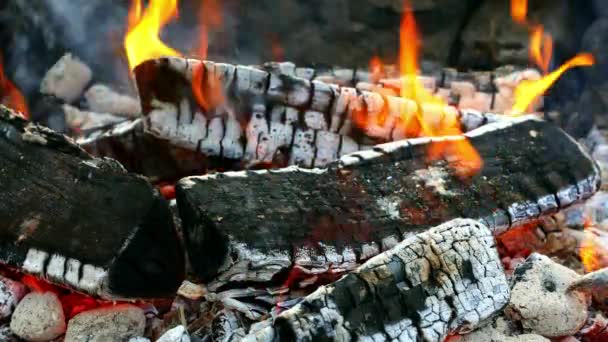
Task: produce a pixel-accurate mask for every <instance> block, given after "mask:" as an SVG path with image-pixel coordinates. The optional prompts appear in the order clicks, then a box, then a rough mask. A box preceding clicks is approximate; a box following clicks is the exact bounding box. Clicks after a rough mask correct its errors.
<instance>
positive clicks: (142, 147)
mask: <svg viewBox="0 0 608 342" xmlns="http://www.w3.org/2000/svg"><path fill="white" fill-rule="evenodd" d="M143 126H144V125H143V121H142V119H134V120H128V121H125V122H122V123H119V124H116V125H111V126H108V127H104V128H100V129H94V130H90V131H88V132H86V133H85V135H84V136H83V137H81V138H79V139H78V140H76V142H77V143H78V144H79V145H80V146H81V147H82V148H84V149H85V150H86V151H87V152H89V153H90V154H92V155H93V156H95V157H109V158H113V159H116V160H118V161H119V162H120V163H121V164H122V165H123V166H124V167H125V168H126V169H127V170H128V171H129V172H135V173H139V174H142V175H144V176H146V177H148V178H149V179H150V180H151V181H152V182H158V181H170V180H178V179H180V178H182V177H185V176H190V175H195V174H204V173H205V172H207V170H209V169H213V168H215V166H216V164H218V165H219V163H218V162H216V161H214V160H213V158H212V157H210V158H207V157H206V156H205V155H202V154H200V153H195V152H193V151H190V150H187V149H183V148H179V147H177V146H174V145H172V144H169V143H168V142H167V141H166V140H162V139H158V138H156V137H154V136H152V135H149V134H146V133H145V132H144V127H143ZM226 164H227V163H224V165H226Z"/></svg>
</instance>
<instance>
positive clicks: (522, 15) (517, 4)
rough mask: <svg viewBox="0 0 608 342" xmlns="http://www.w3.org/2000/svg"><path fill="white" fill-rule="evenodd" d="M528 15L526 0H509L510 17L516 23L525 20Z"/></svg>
mask: <svg viewBox="0 0 608 342" xmlns="http://www.w3.org/2000/svg"><path fill="white" fill-rule="evenodd" d="M527 15H528V0H511V17H512V18H513V20H514V21H515V22H517V23H523V22H525V21H526V16H527Z"/></svg>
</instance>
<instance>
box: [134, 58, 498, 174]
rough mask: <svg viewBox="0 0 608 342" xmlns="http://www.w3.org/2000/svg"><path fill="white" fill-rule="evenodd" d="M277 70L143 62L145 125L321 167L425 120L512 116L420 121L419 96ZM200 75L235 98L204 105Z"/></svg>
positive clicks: (450, 123)
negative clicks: (341, 84)
mask: <svg viewBox="0 0 608 342" xmlns="http://www.w3.org/2000/svg"><path fill="white" fill-rule="evenodd" d="M269 68H270V67H269ZM274 68H276V69H277V70H278V71H276V72H277V73H276V74H275V73H274V71H271V72H270V73H268V72H266V71H262V70H258V69H255V68H250V67H244V66H236V67H235V66H233V65H228V64H220V63H217V64H216V63H212V62H200V61H196V60H186V59H181V58H166V59H160V60H155V61H149V62H146V63H144V64H142V65H140V66H139V67H138V68H137V69H136V71H135V73H136V77H137V80H138V87H139V91H140V94H141V95H140V97H141V99H142V106H143V112H144V115H145V116H146V120H145V129H146V131H147V132H149V133H150V134H152V135H154V136H156V137H158V138H160V139H165V140H168V141H169V142H170V143H171V144H173V145H175V146H179V147H182V148H186V149H189V150H192V151H198V152H200V153H202V154H204V155H207V156H218V157H222V158H227V159H237V160H240V159H243V160H244V161H245V164H246V165H248V166H255V165H258V164H274V165H276V164H279V165H281V163H275V161H276V160H277V159H278V160H286V161H287V162H286V163H285V164H284V165H283V166H286V165H298V166H302V167H323V166H325V165H326V164H327V163H329V162H331V161H333V160H335V159H337V158H339V157H340V156H342V155H344V154H347V153H350V152H354V151H357V150H361V149H365V148H366V146H369V145H373V144H377V143H382V142H386V141H393V140H400V139H404V138H413V137H418V136H420V135H423V134H424V133H425V132H423V130H422V128H421V126H422V125H426V126H429V127H430V129H431V130H433V131H442V130H443V131H445V130H449V131H456V132H459V131H461V130H463V131H468V130H471V129H474V128H477V127H479V126H481V125H483V124H486V123H490V122H495V121H499V120H507V119H505V118H504V117H502V116H501V115H496V114H491V113H480V112H477V111H473V110H467V111H459V110H457V109H455V108H454V107H451V106H434V105H431V104H422V105H420V107H421V108H422V110H423V116H424V119H423V120H424V124H422V123H421V122H420V119H419V118H418V117H417V114H416V112H417V111H418V108H419V105H418V104H417V103H416V102H415V101H412V100H408V99H403V98H400V97H395V96H384V95H381V94H379V93H375V92H369V91H358V90H356V89H354V88H347V87H341V88H340V87H338V86H335V85H329V84H325V83H322V82H318V81H313V82H309V81H308V80H305V79H302V78H297V77H294V76H288V75H286V74H285V71H282V70H281V69H280V67H279V66H277V65H275V66H274ZM201 72H202V73H203V74H204V75H206V76H205V77H206V78H207V79H214V78H217V79H218V80H219V81H218V82H219V83H220V84H221V87H223V88H224V89H223V90H222V91H224V92H225V93H226V94H233V96H232V100H230V101H229V102H230V103H224V104H222V105H218V106H216V107H214V108H211V109H203V108H201V107H200V105H199V103H198V102H197V101H196V100H195V98H196V97H197V95H196V94H194V93H196V91H193V90H192V85H191V82H192V80H193V78H195V77H194V76H193V75H194V74H195V73H201ZM208 82H211V83H213V84H211V85H208V87H218V82H215V81H208ZM195 86H197V85H195ZM202 86H204V87H207V86H206V85H202ZM206 89H207V88H206ZM207 92H208V93H214V92H213V91H207Z"/></svg>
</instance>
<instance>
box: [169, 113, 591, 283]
mask: <svg viewBox="0 0 608 342" xmlns="http://www.w3.org/2000/svg"><path fill="white" fill-rule="evenodd" d="M466 137H468V138H469V141H470V143H471V144H472V145H473V147H474V148H475V149H476V150H477V151H478V153H479V154H480V156H481V158H482V159H483V161H484V165H483V168H482V169H481V170H480V171H479V172H478V173H477V174H475V175H474V176H472V177H470V178H463V177H462V172H461V171H462V169H461V168H462V165H461V164H459V162H460V161H461V160H459V158H456V160H453V157H454V155H452V154H448V155H445V156H444V157H446V158H448V159H447V160H446V159H443V160H442V159H440V160H436V161H434V162H428V160H427V157H426V156H427V149H428V148H429V147H431V145H432V144H440V143H442V144H446V145H444V146H447V148H448V149H449V148H450V146H451V145H450V144H453V143H454V141H458V140H462V139H464V137H463V136H455V137H443V138H433V139H432V140H431V139H429V138H418V139H411V140H403V141H398V142H393V143H389V144H384V145H379V146H377V147H375V148H374V149H372V150H368V151H361V152H356V153H352V154H349V155H346V156H344V157H342V158H341V159H340V161H339V162H336V163H332V164H330V165H329V166H328V167H327V168H324V169H319V168H316V169H310V170H308V169H301V168H297V167H290V168H285V169H279V170H262V171H242V172H227V173H224V174H213V175H206V176H201V177H189V178H186V179H183V180H182V181H180V182H179V184H178V186H177V202H178V205H179V210H180V214H181V217H182V223H183V228H184V231H185V237H186V243H187V248H188V252H189V254H190V260H191V262H192V265H193V268H194V270H195V271H196V272H197V273H198V274H199V275H200V276H201V277H203V278H205V279H207V280H209V279H212V278H213V279H215V280H216V282H217V283H218V284H220V285H221V284H224V283H226V282H230V281H246V280H254V281H265V280H270V279H271V278H272V277H273V276H275V275H276V274H277V273H279V272H280V271H282V270H284V269H286V268H289V267H292V266H293V267H299V268H303V269H306V270H309V271H310V272H334V271H335V272H343V271H344V270H349V269H352V268H354V267H355V266H356V265H357V264H358V263H359V262H361V261H362V260H365V259H368V258H370V257H372V256H374V255H376V254H378V253H380V252H381V251H382V250H386V249H389V248H391V247H393V246H394V245H395V244H397V243H398V242H399V241H401V240H402V239H403V238H404V237H407V236H408V235H409V234H413V233H417V232H421V231H424V230H426V229H428V228H429V227H431V226H434V225H437V224H440V223H443V222H445V221H447V220H450V219H453V218H458V217H467V218H475V219H481V220H482V221H484V222H485V223H486V225H487V226H488V227H490V228H491V229H492V230H493V231H494V232H495V234H499V233H501V232H503V231H505V230H507V229H508V228H509V227H513V226H519V225H522V224H524V223H526V222H529V221H530V220H533V219H536V218H538V217H540V216H541V215H544V214H548V213H552V212H555V211H557V210H558V209H559V208H562V207H565V206H568V205H570V204H572V203H574V202H577V201H579V200H582V199H584V198H587V197H589V196H591V195H592V194H593V193H594V192H595V191H596V189H597V188H598V187H599V179H600V178H599V171H598V168H597V166H596V164H595V163H594V162H593V161H592V160H591V159H590V158H589V156H588V155H587V154H586V153H585V152H584V151H583V150H582V149H581V148H580V146H579V145H578V144H577V143H576V142H575V141H574V140H572V139H571V138H570V137H569V136H567V135H566V134H565V133H564V132H563V131H562V130H560V129H559V128H556V127H554V126H552V125H551V124H548V123H546V122H543V121H540V120H535V119H530V118H519V119H514V120H512V121H511V122H498V123H495V124H490V125H486V126H483V127H481V128H479V129H477V130H473V131H471V132H469V133H467V134H466ZM435 146H436V145H435ZM450 156H451V157H450ZM212 285H213V284H212ZM210 286H211V285H210ZM211 287H212V286H211Z"/></svg>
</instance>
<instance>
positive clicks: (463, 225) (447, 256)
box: [243, 219, 509, 342]
mask: <svg viewBox="0 0 608 342" xmlns="http://www.w3.org/2000/svg"><path fill="white" fill-rule="evenodd" d="M508 301H509V285H508V282H507V279H506V276H505V274H504V271H503V268H502V264H501V262H500V258H499V256H498V252H497V251H496V248H495V245H494V237H493V235H492V232H491V231H490V229H489V228H488V227H486V226H485V225H483V224H482V223H480V222H478V221H475V220H470V219H455V220H453V221H449V222H447V223H444V224H442V225H440V226H437V227H434V228H432V229H429V230H428V231H426V232H423V233H420V234H416V235H413V236H410V237H409V238H406V239H405V240H404V241H403V242H401V243H399V244H398V245H396V246H394V247H393V248H392V249H390V250H388V251H386V252H384V253H382V254H380V255H378V256H376V257H374V258H372V259H370V260H369V261H367V262H366V263H365V264H363V265H362V266H361V267H359V268H358V269H357V270H355V271H353V272H351V273H349V274H347V275H346V276H344V277H343V278H341V279H340V280H338V281H336V282H335V283H333V284H330V285H327V286H322V287H320V288H319V289H317V290H316V291H315V292H313V293H312V294H310V295H309V296H307V297H305V298H304V300H303V301H302V302H301V303H300V304H298V305H296V306H295V307H294V308H292V309H290V310H287V311H285V312H283V313H281V314H280V315H279V316H278V317H276V318H275V319H274V322H273V324H272V325H271V326H268V327H266V328H264V329H262V330H259V331H257V332H254V333H251V334H249V335H248V336H246V337H245V338H244V339H243V340H244V341H258V342H261V341H268V342H270V341H318V340H323V341H351V340H358V341H386V340H391V341H397V340H398V341H412V342H413V341H437V342H439V341H443V340H444V339H445V338H446V337H447V335H448V334H449V333H465V332H469V331H471V330H473V329H474V328H476V327H477V326H479V325H480V323H482V322H483V321H485V320H486V319H488V318H490V317H491V316H492V315H494V314H495V313H496V312H498V311H499V310H500V309H502V308H503V307H504V306H505V305H506V304H507V302H508Z"/></svg>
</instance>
